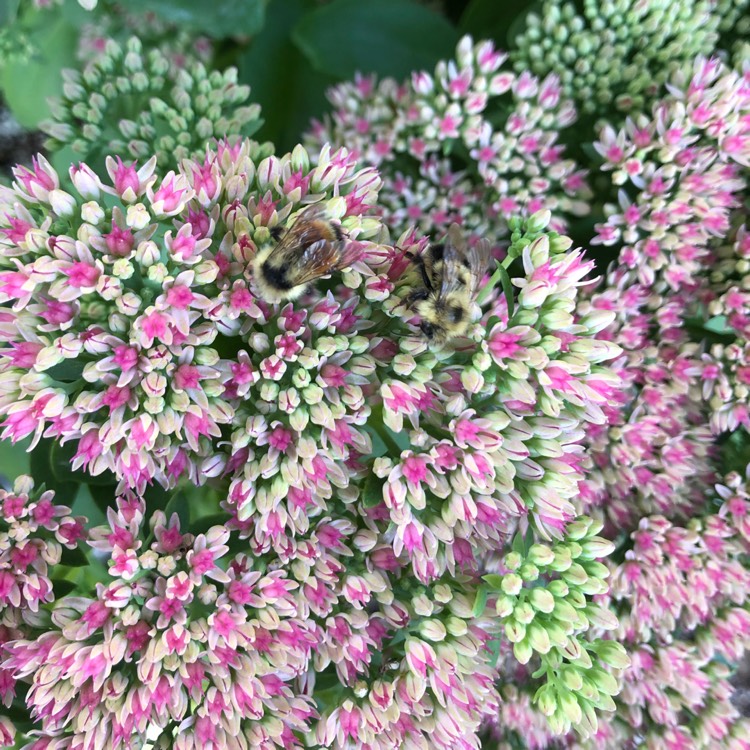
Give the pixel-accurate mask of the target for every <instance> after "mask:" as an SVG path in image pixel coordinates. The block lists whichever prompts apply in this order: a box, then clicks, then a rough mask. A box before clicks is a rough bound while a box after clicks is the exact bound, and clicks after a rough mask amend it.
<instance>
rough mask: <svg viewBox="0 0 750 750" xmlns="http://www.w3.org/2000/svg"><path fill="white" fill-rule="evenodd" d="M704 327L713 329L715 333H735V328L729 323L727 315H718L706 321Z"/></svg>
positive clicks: (708, 329) (709, 329)
mask: <svg viewBox="0 0 750 750" xmlns="http://www.w3.org/2000/svg"><path fill="white" fill-rule="evenodd" d="M704 328H705V329H706V330H707V331H712V332H713V333H718V334H721V335H726V334H730V335H731V334H733V333H734V329H733V328H732V327H731V326H729V325H727V316H726V315H716V316H715V317H713V318H711V319H710V320H708V321H707V322H706V323H705V325H704Z"/></svg>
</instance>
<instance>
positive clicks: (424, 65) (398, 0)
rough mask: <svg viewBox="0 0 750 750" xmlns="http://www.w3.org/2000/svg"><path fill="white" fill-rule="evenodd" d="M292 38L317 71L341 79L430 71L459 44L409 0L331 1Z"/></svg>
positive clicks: (435, 16)
mask: <svg viewBox="0 0 750 750" xmlns="http://www.w3.org/2000/svg"><path fill="white" fill-rule="evenodd" d="M292 36H293V38H294V41H295V42H296V43H297V44H298V45H299V47H300V48H301V49H302V51H303V52H304V53H305V55H306V56H307V57H308V59H309V60H310V62H311V63H312V64H313V65H314V66H315V67H316V68H317V69H318V70H321V71H323V72H325V73H329V74H331V75H334V76H337V77H338V78H342V79H347V78H351V77H352V76H353V75H354V73H356V72H357V71H359V72H361V73H378V74H379V75H381V76H396V77H398V78H401V77H404V76H407V75H409V73H411V72H412V71H413V70H421V69H431V68H433V67H434V65H435V63H437V62H438V60H441V59H443V58H447V57H450V56H451V55H452V54H453V52H454V51H455V46H456V42H457V41H458V32H457V31H456V29H454V28H453V27H452V26H451V25H450V23H449V22H448V21H447V20H446V19H445V18H444V17H443V16H441V15H440V14H439V13H437V12H435V11H432V10H430V9H429V8H426V7H425V6H424V5H419V4H417V3H416V2H411V0H378V2H376V3H373V2H362V0H334V2H332V3H328V4H326V5H323V6H321V7H319V8H317V9H316V10H314V11H312V12H311V13H308V14H307V15H306V16H305V17H304V18H303V19H302V20H301V21H300V22H299V23H298V24H297V26H296V27H295V29H294V31H293V33H292Z"/></svg>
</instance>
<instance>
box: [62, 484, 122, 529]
mask: <svg viewBox="0 0 750 750" xmlns="http://www.w3.org/2000/svg"><path fill="white" fill-rule="evenodd" d="M116 488H117V484H116V483H115V484H109V485H104V484H82V485H80V486H79V488H78V494H77V495H76V499H75V500H74V501H73V505H72V506H71V510H72V511H73V515H76V516H85V517H86V518H87V519H88V521H89V525H90V526H100V525H101V524H103V523H106V520H107V515H106V514H107V508H110V507H112V508H114V507H115V500H116V498H117V495H116V494H115V489H116Z"/></svg>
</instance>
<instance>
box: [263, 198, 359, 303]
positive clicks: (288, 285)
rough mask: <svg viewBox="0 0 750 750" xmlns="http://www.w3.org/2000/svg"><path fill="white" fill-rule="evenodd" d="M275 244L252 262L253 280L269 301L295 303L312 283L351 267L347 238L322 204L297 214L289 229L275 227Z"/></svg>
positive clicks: (353, 256)
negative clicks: (327, 214) (329, 217)
mask: <svg viewBox="0 0 750 750" xmlns="http://www.w3.org/2000/svg"><path fill="white" fill-rule="evenodd" d="M271 236H272V237H273V238H274V239H275V240H276V244H275V245H271V246H270V247H267V248H264V249H263V250H260V251H259V252H258V254H257V255H256V256H255V259H254V260H253V279H254V281H255V286H256V288H257V291H258V294H259V296H260V297H261V298H262V299H264V300H265V301H266V302H283V301H285V300H295V299H298V298H299V297H301V296H302V294H304V292H305V290H306V289H307V287H308V286H309V284H310V283H311V282H312V281H315V279H319V278H320V277H321V276H327V275H328V274H329V273H331V272H332V271H337V270H340V269H342V268H346V266H349V265H351V264H352V263H353V262H354V261H355V260H356V257H355V255H354V254H353V253H352V252H350V251H348V250H347V242H346V235H345V234H344V231H343V230H342V229H341V227H340V226H339V225H338V224H334V223H333V222H332V221H330V220H329V219H328V218H327V217H326V214H325V210H324V209H323V207H322V206H320V205H313V206H308V207H307V208H305V209H304V210H303V211H302V212H301V213H299V214H297V216H296V218H295V220H294V224H293V225H292V226H291V227H290V228H289V229H285V228H284V227H274V229H273V230H271Z"/></svg>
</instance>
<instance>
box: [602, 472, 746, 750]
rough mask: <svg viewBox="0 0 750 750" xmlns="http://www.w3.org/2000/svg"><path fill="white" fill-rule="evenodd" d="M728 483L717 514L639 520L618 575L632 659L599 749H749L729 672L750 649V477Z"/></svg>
mask: <svg viewBox="0 0 750 750" xmlns="http://www.w3.org/2000/svg"><path fill="white" fill-rule="evenodd" d="M725 481H726V483H725V484H722V485H717V487H716V493H717V494H716V495H715V498H716V501H717V504H718V512H716V513H709V514H705V515H703V516H701V517H697V518H694V519H691V520H690V521H688V522H687V523H686V524H684V525H678V524H675V523H672V522H670V521H669V520H667V519H666V518H665V517H663V516H649V517H644V518H642V519H641V520H640V522H639V524H638V528H637V530H635V531H634V532H633V533H632V535H631V537H630V543H631V545H632V546H631V549H629V550H628V551H627V552H626V553H625V560H624V561H623V562H622V564H621V565H619V566H618V567H617V569H616V570H615V571H614V572H613V576H612V585H611V596H612V598H613V603H614V609H615V611H616V612H617V614H618V617H619V620H620V624H619V628H618V631H617V639H618V641H620V642H621V643H623V644H624V645H625V646H626V648H627V650H628V654H629V655H630V657H631V660H632V664H631V666H630V668H629V669H628V670H626V672H625V685H624V688H623V690H622V693H621V694H620V695H619V696H618V697H617V698H616V702H617V711H616V714H615V715H616V717H617V718H616V719H615V720H614V721H613V722H612V724H613V726H612V727H610V728H609V730H608V731H607V734H608V738H607V741H601V742H599V743H596V744H594V745H593V746H592V747H594V748H597V750H598V749H599V748H604V749H607V748H612V749H613V750H614V748H619V747H622V746H623V745H622V744H621V743H622V742H623V738H624V737H632V736H639V737H642V738H643V741H644V746H645V747H647V748H660V747H668V748H672V747H691V748H696V749H697V750H698V749H700V750H703V749H704V748H705V750H708V749H709V748H716V747H726V748H729V749H730V750H743V749H744V748H746V747H747V738H748V733H749V730H750V722H749V721H748V720H747V719H743V718H742V717H741V716H740V715H739V713H738V710H737V708H736V707H735V706H733V705H732V702H731V695H732V692H733V688H732V686H731V685H730V683H729V681H728V678H729V676H730V674H731V668H732V667H734V666H736V665H737V663H738V662H739V661H740V659H741V658H742V656H743V653H744V652H745V651H746V650H747V649H748V648H749V647H750V608H749V607H748V590H750V569H748V567H747V554H748V552H749V551H750V535H749V534H748V531H750V527H749V526H748V523H749V522H750V504H749V503H748V484H747V482H746V480H743V479H742V478H741V477H740V476H739V475H737V474H734V475H730V476H729V477H727V479H726V480H725Z"/></svg>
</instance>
